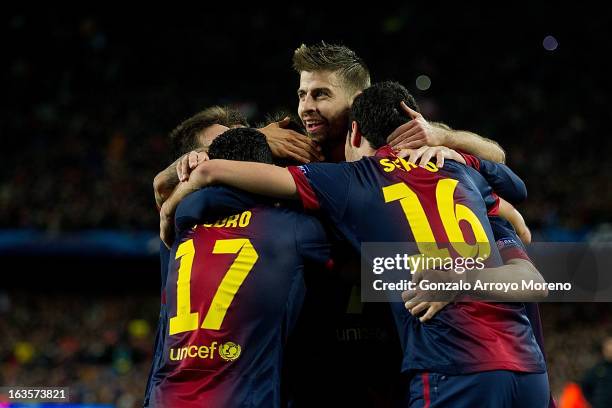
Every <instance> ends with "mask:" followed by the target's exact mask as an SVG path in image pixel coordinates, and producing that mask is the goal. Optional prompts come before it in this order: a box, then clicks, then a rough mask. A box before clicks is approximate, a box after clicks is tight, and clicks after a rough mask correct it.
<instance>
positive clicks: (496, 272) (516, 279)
mask: <svg viewBox="0 0 612 408" xmlns="http://www.w3.org/2000/svg"><path fill="white" fill-rule="evenodd" d="M471 273H472V277H473V279H474V280H476V279H479V280H481V281H482V282H487V283H502V284H503V283H519V284H520V283H521V281H523V280H524V281H530V280H533V281H534V283H536V284H538V283H546V282H545V281H544V278H543V277H542V275H541V274H540V272H539V271H538V270H537V269H536V267H535V266H534V265H533V264H532V263H531V262H529V261H526V260H524V259H511V260H509V261H508V262H507V263H506V264H505V265H503V266H499V267H496V268H485V269H481V270H473V271H471ZM519 286H520V285H519ZM476 295H477V296H479V297H483V298H486V299H489V300H490V299H493V300H496V301H500V302H505V301H510V302H521V301H534V300H537V299H544V298H545V297H546V296H547V295H548V291H547V290H541V291H540V290H535V289H534V290H518V291H515V292H513V291H508V292H505V291H503V290H501V291H496V290H492V291H482V292H479V293H476Z"/></svg>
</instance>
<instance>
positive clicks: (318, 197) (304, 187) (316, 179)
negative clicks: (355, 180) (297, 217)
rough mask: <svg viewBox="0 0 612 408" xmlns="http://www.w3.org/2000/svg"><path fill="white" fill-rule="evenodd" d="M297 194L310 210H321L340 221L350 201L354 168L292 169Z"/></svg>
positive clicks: (329, 165)
mask: <svg viewBox="0 0 612 408" xmlns="http://www.w3.org/2000/svg"><path fill="white" fill-rule="evenodd" d="M288 170H289V172H290V173H291V175H292V176H293V180H294V181H295V185H296V187H297V191H298V194H299V196H300V199H301V201H302V204H303V205H304V208H305V209H308V210H320V211H322V212H324V213H325V214H326V215H328V216H329V217H330V218H331V219H332V220H336V221H338V220H340V219H342V216H343V215H344V212H345V211H346V207H347V204H348V200H349V191H350V184H351V172H352V168H351V167H350V165H349V164H348V163H313V164H306V165H303V166H290V167H288Z"/></svg>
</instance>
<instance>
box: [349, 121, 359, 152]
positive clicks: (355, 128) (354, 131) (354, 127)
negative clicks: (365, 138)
mask: <svg viewBox="0 0 612 408" xmlns="http://www.w3.org/2000/svg"><path fill="white" fill-rule="evenodd" d="M351 146H353V147H359V146H361V131H360V130H359V125H358V124H357V122H355V121H353V122H352V123H351Z"/></svg>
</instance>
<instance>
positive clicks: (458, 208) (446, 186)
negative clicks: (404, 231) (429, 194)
mask: <svg viewBox="0 0 612 408" xmlns="http://www.w3.org/2000/svg"><path fill="white" fill-rule="evenodd" d="M457 184H458V181H457V180H454V179H450V178H447V179H442V180H440V181H439V182H438V184H437V185H436V204H437V207H438V212H439V214H440V219H441V220H442V224H443V225H444V230H445V231H446V234H447V236H448V240H449V242H450V243H451V245H452V246H453V248H454V249H455V250H456V251H457V252H458V253H459V255H461V256H462V257H464V258H467V257H475V256H477V255H478V256H480V257H481V258H483V259H487V258H488V257H489V255H490V254H491V245H490V243H489V240H488V238H487V234H486V232H485V230H484V228H483V226H482V224H481V223H480V220H479V219H478V217H477V216H476V214H474V212H473V211H472V210H470V209H469V208H468V207H466V206H465V205H463V204H455V200H454V198H453V196H454V193H455V188H456V187H457ZM383 195H384V197H385V202H386V203H390V202H392V201H399V202H400V205H401V206H402V210H403V211H404V214H405V215H406V219H407V220H408V225H409V226H410V229H411V230H412V235H413V236H414V240H415V241H416V244H417V248H419V251H420V252H421V253H422V254H424V255H426V256H428V257H435V258H448V257H450V253H449V252H448V250H447V249H446V248H439V247H438V246H437V244H436V239H435V237H434V234H433V231H432V230H431V225H430V224H429V221H428V220H427V215H426V214H425V210H424V209H423V206H422V205H421V202H420V201H419V197H418V196H417V195H416V194H415V192H414V191H412V190H411V189H410V187H408V186H407V185H406V184H404V183H397V184H393V185H390V186H387V187H383ZM461 220H464V221H466V222H467V223H468V224H470V226H471V228H472V230H473V231H474V237H475V238H476V243H475V244H474V245H470V244H468V243H467V242H465V237H464V236H463V233H462V232H461V228H460V227H459V222H460V221H461Z"/></svg>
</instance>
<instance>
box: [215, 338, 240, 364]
mask: <svg viewBox="0 0 612 408" xmlns="http://www.w3.org/2000/svg"><path fill="white" fill-rule="evenodd" d="M241 352H242V347H240V345H239V344H236V343H234V342H231V341H228V342H227V343H225V344H222V345H221V347H220V348H219V355H220V356H221V358H222V359H224V360H225V361H234V360H236V359H237V358H238V357H240V353H241Z"/></svg>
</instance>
